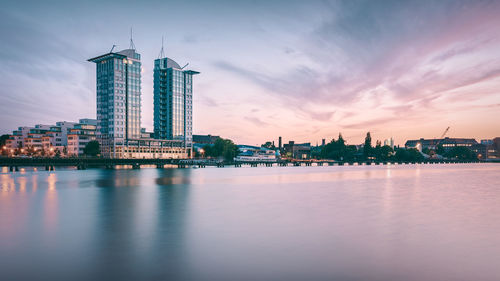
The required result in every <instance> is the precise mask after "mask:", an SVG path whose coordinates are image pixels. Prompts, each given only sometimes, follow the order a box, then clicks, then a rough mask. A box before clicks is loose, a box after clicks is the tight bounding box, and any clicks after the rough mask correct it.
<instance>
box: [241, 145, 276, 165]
mask: <svg viewBox="0 0 500 281" xmlns="http://www.w3.org/2000/svg"><path fill="white" fill-rule="evenodd" d="M237 147H238V150H239V153H238V156H236V157H235V158H234V160H235V161H237V162H274V161H276V160H277V159H278V157H279V152H277V151H274V150H273V149H269V148H265V147H258V146H251V145H238V146H237Z"/></svg>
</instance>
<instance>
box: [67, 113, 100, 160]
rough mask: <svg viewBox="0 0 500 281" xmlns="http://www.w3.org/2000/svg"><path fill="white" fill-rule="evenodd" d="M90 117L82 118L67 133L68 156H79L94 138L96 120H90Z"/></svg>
mask: <svg viewBox="0 0 500 281" xmlns="http://www.w3.org/2000/svg"><path fill="white" fill-rule="evenodd" d="M88 120H91V119H82V120H80V122H81V123H79V124H76V125H74V126H73V128H72V129H70V130H69V133H68V147H67V154H68V156H79V155H82V154H83V150H84V148H85V146H86V145H87V144H88V143H89V142H91V141H93V140H95V139H96V128H97V121H96V120H93V121H94V122H90V121H88Z"/></svg>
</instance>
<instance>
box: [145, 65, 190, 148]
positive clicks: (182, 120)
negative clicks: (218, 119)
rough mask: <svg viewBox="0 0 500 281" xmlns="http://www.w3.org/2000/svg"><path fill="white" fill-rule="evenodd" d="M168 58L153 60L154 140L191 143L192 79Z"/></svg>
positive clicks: (188, 73) (187, 72)
mask: <svg viewBox="0 0 500 281" xmlns="http://www.w3.org/2000/svg"><path fill="white" fill-rule="evenodd" d="M198 73H199V72H196V71H192V70H183V69H182V68H181V67H180V66H179V64H177V63H176V62H175V61H173V60H171V59H169V58H162V59H157V60H155V67H154V83H153V84H154V85H153V87H154V132H155V137H156V138H159V139H168V140H182V141H183V142H184V144H185V147H191V146H192V142H193V75H195V74H198Z"/></svg>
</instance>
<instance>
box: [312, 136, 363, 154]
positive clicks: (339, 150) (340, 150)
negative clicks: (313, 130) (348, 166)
mask: <svg viewBox="0 0 500 281" xmlns="http://www.w3.org/2000/svg"><path fill="white" fill-rule="evenodd" d="M356 152H357V150H356V146H349V145H346V143H345V140H344V138H343V137H342V134H339V138H338V140H335V139H332V140H331V141H330V142H329V143H327V144H325V145H324V146H323V147H322V148H321V152H320V153H319V155H320V157H321V158H323V159H332V160H341V161H342V160H344V161H348V160H353V159H354V155H355V154H356Z"/></svg>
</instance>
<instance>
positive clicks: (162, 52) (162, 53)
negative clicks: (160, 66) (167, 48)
mask: <svg viewBox="0 0 500 281" xmlns="http://www.w3.org/2000/svg"><path fill="white" fill-rule="evenodd" d="M164 57H165V52H164V50H163V36H162V37H161V50H160V54H159V55H158V58H159V59H162V58H164Z"/></svg>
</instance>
